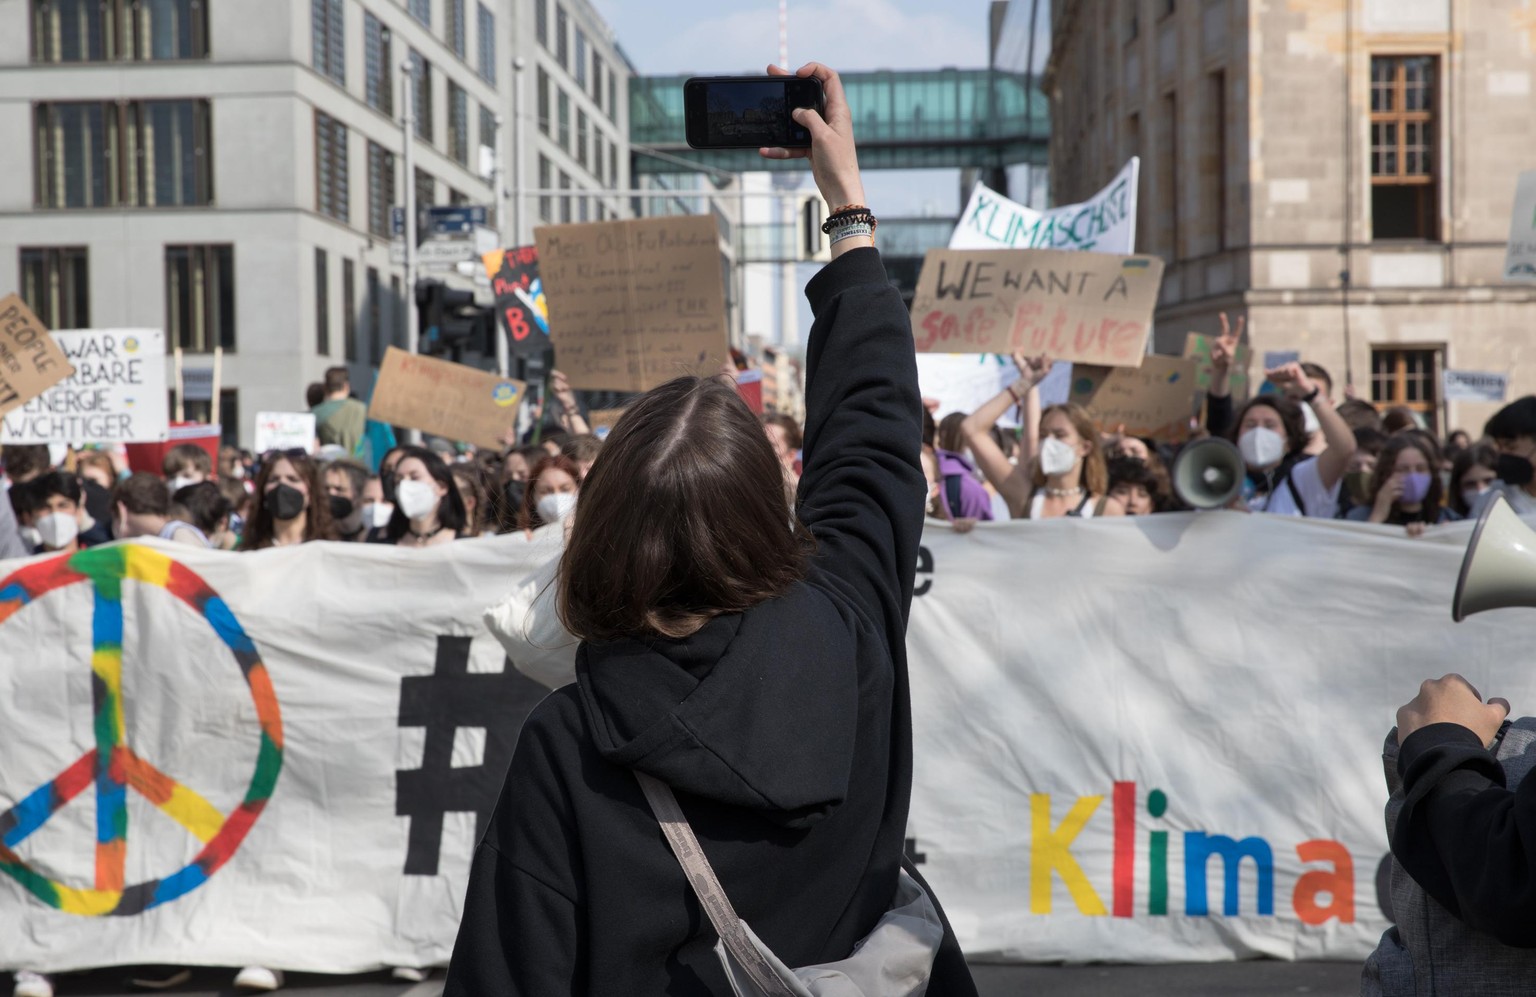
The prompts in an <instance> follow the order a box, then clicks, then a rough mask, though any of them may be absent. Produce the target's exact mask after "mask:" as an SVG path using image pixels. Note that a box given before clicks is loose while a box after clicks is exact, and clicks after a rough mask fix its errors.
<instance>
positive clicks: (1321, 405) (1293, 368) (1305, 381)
mask: <svg viewBox="0 0 1536 997" xmlns="http://www.w3.org/2000/svg"><path fill="white" fill-rule="evenodd" d="M1264 376H1265V377H1267V378H1268V379H1269V381H1270V383H1271V384H1273V385H1275V386H1276V387H1278V388H1282V389H1284V390H1285V392H1286V393H1287V394H1289V395H1290V396H1291V397H1292V398H1295V399H1296V400H1298V401H1302V402H1306V403H1307V404H1309V405H1311V406H1312V412H1313V414H1315V415H1316V416H1317V424H1318V425H1319V426H1320V427H1322V431H1323V439H1325V440H1327V441H1328V449H1327V450H1324V451H1323V452H1322V453H1320V454H1318V455H1317V473H1318V477H1320V478H1321V479H1322V481H1323V487H1324V488H1332V487H1333V486H1334V485H1336V484H1338V483H1339V482H1340V481H1341V480H1343V478H1344V471H1345V469H1346V468H1348V467H1349V458H1350V457H1351V456H1353V455H1354V452H1355V434H1354V432H1353V431H1352V430H1351V429H1350V428H1349V423H1347V422H1345V421H1344V418H1343V416H1341V415H1339V413H1338V412H1337V411H1335V410H1334V407H1333V401H1332V400H1331V399H1330V398H1329V397H1328V396H1327V395H1326V394H1324V393H1323V391H1322V390H1321V388H1322V386H1321V385H1319V384H1317V383H1315V382H1314V381H1313V380H1312V379H1311V378H1309V377H1307V373H1306V371H1304V370H1302V369H1301V364H1299V363H1288V364H1286V365H1285V366H1284V367H1278V368H1276V369H1275V370H1270V371H1265V372H1264Z"/></svg>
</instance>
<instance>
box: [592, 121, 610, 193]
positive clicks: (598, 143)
mask: <svg viewBox="0 0 1536 997" xmlns="http://www.w3.org/2000/svg"><path fill="white" fill-rule="evenodd" d="M592 174H593V175H594V176H596V177H597V182H598V183H607V181H606V180H605V179H603V130H602V129H601V128H597V127H594V128H593V129H592Z"/></svg>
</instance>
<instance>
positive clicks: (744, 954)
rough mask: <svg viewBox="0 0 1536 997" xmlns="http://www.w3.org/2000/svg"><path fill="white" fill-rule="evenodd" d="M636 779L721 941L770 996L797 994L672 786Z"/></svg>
mask: <svg viewBox="0 0 1536 997" xmlns="http://www.w3.org/2000/svg"><path fill="white" fill-rule="evenodd" d="M635 778H636V779H637V780H638V781H639V782H640V788H641V789H642V790H644V791H645V800H646V802H647V803H649V804H650V806H651V813H653V814H655V815H656V821H657V823H659V824H660V825H661V832H662V833H663V834H665V835H666V836H667V844H668V845H670V846H671V848H672V854H673V855H675V856H676V857H677V862H678V864H679V865H681V866H682V867H683V875H685V876H687V877H688V885H690V886H692V887H693V892H694V895H695V896H697V897H698V898H699V906H701V907H703V908H704V913H705V914H707V915H708V916H709V923H710V924H713V925H714V926H715V931H716V933H718V934H719V935H720V940H721V941H722V942H724V943H725V947H726V948H727V949H729V950H730V953H731V955H733V956H735V957H736V961H737V962H738V963H739V964H740V965H741V968H742V969H743V970H744V971H745V972H746V974H747V975H748V976H750V977H751V978H752V982H753V983H755V984H757V986H758V988H759V989H761V990H762V991H763V993H764V994H767V995H768V997H795V994H794V991H793V990H791V989H790V988H789V986H788V985H787V984H786V983H785V982H784V981H783V980H782V979H781V978H780V977H779V974H778V973H777V972H776V971H775V970H774V968H773V967H772V966H770V965H769V964H768V960H767V959H764V958H763V954H762V952H760V951H759V950H758V948H757V946H756V945H753V944H752V940H751V939H750V938H748V937H747V931H746V928H745V927H744V926H743V925H742V922H741V917H740V916H738V915H737V913H736V908H734V907H732V906H731V901H730V898H729V897H727V896H726V895H725V889H724V887H722V886H721V885H720V880H719V879H718V878H716V877H715V870H714V869H713V868H712V867H711V866H710V864H709V859H707V858H705V857H704V850H703V849H702V848H700V847H699V839H698V838H696V837H695V836H694V833H693V828H692V827H690V826H689V824H688V818H687V817H685V816H684V815H683V808H682V807H681V806H679V805H678V802H677V797H676V796H674V795H672V789H671V787H670V786H668V785H667V784H666V783H664V782H662V781H661V780H659V779H656V778H654V777H652V776H649V775H646V774H645V773H644V772H640V771H635Z"/></svg>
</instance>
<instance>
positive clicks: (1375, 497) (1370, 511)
mask: <svg viewBox="0 0 1536 997" xmlns="http://www.w3.org/2000/svg"><path fill="white" fill-rule="evenodd" d="M1439 466H1440V454H1439V453H1438V451H1437V449H1436V448H1435V446H1434V445H1433V444H1432V443H1430V442H1429V440H1428V439H1427V438H1426V437H1425V436H1424V435H1422V434H1419V433H1413V432H1403V433H1398V434H1397V435H1396V436H1393V437H1392V438H1391V439H1390V440H1388V441H1387V445H1386V447H1384V448H1383V449H1382V451H1381V457H1380V459H1379V460H1377V461H1376V472H1375V474H1374V475H1373V476H1372V478H1371V493H1370V501H1369V502H1368V503H1366V504H1364V505H1359V506H1356V507H1355V508H1353V509H1351V510H1350V511H1349V515H1348V517H1347V518H1349V519H1352V520H1354V521H1355V522H1361V523H1388V524H1391V525H1394V526H1404V527H1407V530H1408V535H1409V536H1411V537H1417V536H1421V535H1423V533H1424V530H1425V529H1426V528H1427V527H1430V526H1436V525H1439V524H1441V523H1449V522H1452V521H1454V520H1457V519H1460V518H1461V517H1459V516H1457V515H1456V514H1455V513H1454V512H1452V511H1451V510H1449V509H1447V508H1445V506H1444V505H1443V504H1442V501H1441V493H1442V491H1443V489H1442V487H1441V483H1440V476H1439V475H1438V474H1436V473H1435V468H1438V467H1439Z"/></svg>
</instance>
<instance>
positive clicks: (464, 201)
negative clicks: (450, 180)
mask: <svg viewBox="0 0 1536 997" xmlns="http://www.w3.org/2000/svg"><path fill="white" fill-rule="evenodd" d="M448 203H449V204H451V205H453V206H454V207H463V206H465V205H468V204H469V195H468V194H466V193H464V192H463V191H462V190H454V189H453V188H452V187H449V188H448Z"/></svg>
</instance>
